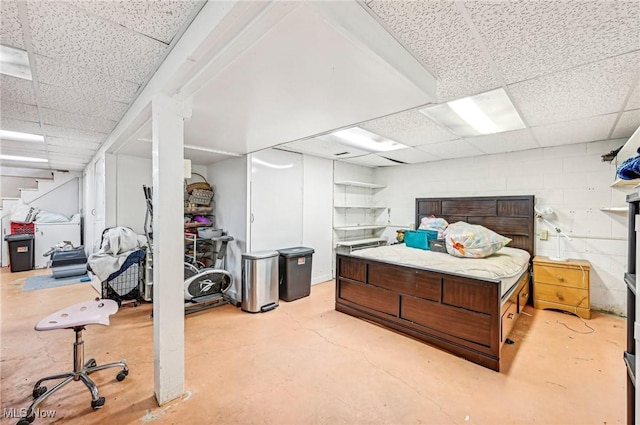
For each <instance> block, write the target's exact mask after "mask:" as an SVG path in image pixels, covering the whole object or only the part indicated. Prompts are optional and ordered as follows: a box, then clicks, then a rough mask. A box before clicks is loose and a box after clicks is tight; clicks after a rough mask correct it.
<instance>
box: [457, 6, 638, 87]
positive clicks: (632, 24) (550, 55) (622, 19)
mask: <svg viewBox="0 0 640 425" xmlns="http://www.w3.org/2000/svg"><path fill="white" fill-rule="evenodd" d="M464 7H465V8H466V9H467V10H468V11H469V13H470V14H471V18H472V20H473V23H474V25H475V26H476V28H477V29H478V32H479V33H480V36H481V37H482V39H483V40H484V42H485V44H486V46H487V48H488V50H489V53H490V54H491V57H492V59H493V60H494V61H495V63H496V65H497V66H498V67H499V68H500V70H501V72H502V76H503V77H504V79H505V80H506V82H507V83H514V82H518V81H523V80H527V79H530V78H533V77H537V76H540V75H546V74H550V73H552V72H557V71H561V70H564V69H570V68H574V67H576V66H580V65H584V64H587V63H591V62H596V61H599V60H602V59H605V58H610V57H613V56H617V55H620V54H624V53H628V52H632V51H634V50H638V40H640V25H638V22H639V21H640V2H638V1H637V0H632V1H622V0H617V1H538V2H533V1H529V0H526V1H524V0H519V1H513V0H512V1H492V2H485V1H483V2H479V1H473V2H472V1H468V2H465V3H464Z"/></svg>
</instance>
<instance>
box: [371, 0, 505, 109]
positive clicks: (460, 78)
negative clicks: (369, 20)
mask: <svg viewBox="0 0 640 425" xmlns="http://www.w3.org/2000/svg"><path fill="white" fill-rule="evenodd" d="M368 7H370V8H371V10H372V11H373V12H374V13H375V14H376V15H377V16H378V17H379V18H380V20H381V21H382V22H383V23H384V24H385V25H386V26H387V28H389V29H390V30H391V32H392V34H394V35H395V36H396V37H397V38H398V39H399V40H401V41H402V42H403V43H404V44H405V45H406V46H407V47H408V48H409V49H410V50H411V51H412V52H413V53H414V54H415V55H416V56H417V57H418V58H419V59H420V60H421V61H422V63H423V64H424V65H425V66H426V67H427V69H429V70H430V71H431V72H432V73H433V74H434V75H435V76H436V78H437V79H438V84H437V94H438V101H439V102H443V101H448V100H451V99H455V98H459V97H463V96H468V95H470V94H475V93H480V92H484V91H487V90H490V89H492V88H495V87H498V86H500V82H499V81H498V80H497V79H496V78H495V76H494V75H493V72H492V69H491V65H490V63H489V61H488V60H487V59H485V57H484V56H483V54H482V53H481V50H480V46H479V45H478V43H477V42H476V40H475V38H474V36H473V34H472V32H471V30H470V29H469V27H468V25H467V24H466V22H465V20H464V18H463V16H462V14H461V13H460V11H459V10H458V8H457V7H456V5H455V3H454V2H444V1H429V2H422V1H420V2H418V1H415V2H414V1H402V2H393V1H373V2H371V3H369V4H368ZM445 46H446V47H445Z"/></svg>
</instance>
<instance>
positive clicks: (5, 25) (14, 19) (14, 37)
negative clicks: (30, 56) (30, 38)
mask: <svg viewBox="0 0 640 425" xmlns="http://www.w3.org/2000/svg"><path fill="white" fill-rule="evenodd" d="M0 44H4V45H5V46H12V47H17V48H19V49H22V50H24V48H25V47H24V40H23V38H22V25H21V24H20V18H19V16H18V2H16V1H7V0H2V13H0Z"/></svg>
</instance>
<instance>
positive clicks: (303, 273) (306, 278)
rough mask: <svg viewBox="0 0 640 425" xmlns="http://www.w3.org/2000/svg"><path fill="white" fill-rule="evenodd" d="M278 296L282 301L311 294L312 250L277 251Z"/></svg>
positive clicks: (296, 248) (300, 248)
mask: <svg viewBox="0 0 640 425" xmlns="http://www.w3.org/2000/svg"><path fill="white" fill-rule="evenodd" d="M278 252H279V253H280V260H279V261H278V263H279V266H278V269H279V270H280V284H279V285H278V287H279V290H278V292H279V294H280V299H281V300H284V301H293V300H297V299H298V298H302V297H307V296H309V294H310V293H311V260H312V255H313V253H314V252H315V251H314V250H313V248H307V247H304V246H297V247H295V248H287V249H279V250H278Z"/></svg>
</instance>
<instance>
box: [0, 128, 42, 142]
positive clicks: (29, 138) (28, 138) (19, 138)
mask: <svg viewBox="0 0 640 425" xmlns="http://www.w3.org/2000/svg"><path fill="white" fill-rule="evenodd" d="M0 140H13V141H15V142H35V143H44V137H43V136H41V135H39V134H31V133H20V132H19V131H9V130H0Z"/></svg>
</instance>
